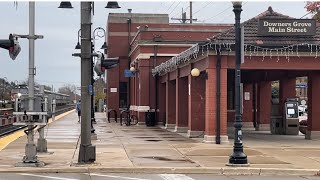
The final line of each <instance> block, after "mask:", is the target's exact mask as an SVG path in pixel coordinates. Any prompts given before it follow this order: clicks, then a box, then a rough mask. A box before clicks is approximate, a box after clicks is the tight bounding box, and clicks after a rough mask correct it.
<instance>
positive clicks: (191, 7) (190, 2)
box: [190, 1, 192, 24]
mask: <svg viewBox="0 0 320 180" xmlns="http://www.w3.org/2000/svg"><path fill="white" fill-rule="evenodd" d="M190 24H192V1H190Z"/></svg>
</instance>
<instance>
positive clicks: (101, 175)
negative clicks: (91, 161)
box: [90, 173, 150, 180]
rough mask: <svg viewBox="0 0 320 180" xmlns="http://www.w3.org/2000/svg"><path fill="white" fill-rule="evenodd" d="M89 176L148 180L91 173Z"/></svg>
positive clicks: (137, 179)
mask: <svg viewBox="0 0 320 180" xmlns="http://www.w3.org/2000/svg"><path fill="white" fill-rule="evenodd" d="M90 176H100V177H111V178H118V179H132V180H150V179H141V178H133V177H126V176H113V175H105V174H92V173H90Z"/></svg>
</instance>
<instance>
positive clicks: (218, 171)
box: [0, 166, 320, 176]
mask: <svg viewBox="0 0 320 180" xmlns="http://www.w3.org/2000/svg"><path fill="white" fill-rule="evenodd" d="M26 172H28V173H146V174H161V173H162V174H215V175H255V176H270V175H274V176H319V175H320V170H319V169H279V168H239V167H237V168H218V167H216V168H214V167H200V168H194V167H190V168H188V167H86V166H83V167H61V168H49V167H44V168H43V167H42V168H41V167H39V168H26V167H22V168H20V167H16V168H1V169H0V173H26Z"/></svg>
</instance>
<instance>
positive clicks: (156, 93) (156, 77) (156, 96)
mask: <svg viewBox="0 0 320 180" xmlns="http://www.w3.org/2000/svg"><path fill="white" fill-rule="evenodd" d="M157 56H158V46H157V45H155V46H154V58H153V68H155V67H156V66H157ZM155 81H156V82H155V83H156V85H155V91H156V92H155V115H154V118H155V119H154V120H155V122H156V123H158V116H157V114H158V111H157V110H158V81H159V76H158V75H156V76H155Z"/></svg>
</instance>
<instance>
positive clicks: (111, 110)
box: [108, 109, 121, 123]
mask: <svg viewBox="0 0 320 180" xmlns="http://www.w3.org/2000/svg"><path fill="white" fill-rule="evenodd" d="M111 112H114V120H115V121H116V122H118V121H117V116H118V115H117V111H116V110H114V109H110V110H109V111H108V122H109V123H110V115H111ZM120 118H121V115H120Z"/></svg>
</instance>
